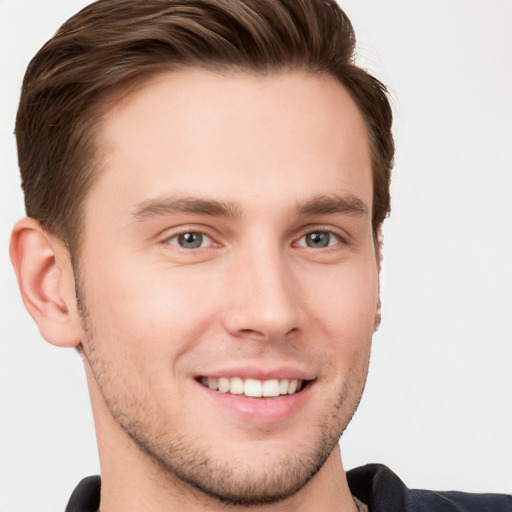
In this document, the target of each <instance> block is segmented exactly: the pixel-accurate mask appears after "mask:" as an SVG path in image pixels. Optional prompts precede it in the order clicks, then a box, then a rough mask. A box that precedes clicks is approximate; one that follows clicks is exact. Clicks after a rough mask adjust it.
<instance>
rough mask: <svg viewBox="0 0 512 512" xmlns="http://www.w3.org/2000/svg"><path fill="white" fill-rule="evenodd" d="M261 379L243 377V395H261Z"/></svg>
mask: <svg viewBox="0 0 512 512" xmlns="http://www.w3.org/2000/svg"><path fill="white" fill-rule="evenodd" d="M262 387H263V386H262V385H261V380H255V379H245V382H244V395H245V396H262V395H263V390H262Z"/></svg>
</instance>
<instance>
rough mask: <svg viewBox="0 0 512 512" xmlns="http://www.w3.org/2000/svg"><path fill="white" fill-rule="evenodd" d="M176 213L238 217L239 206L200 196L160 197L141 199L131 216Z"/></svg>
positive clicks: (137, 217) (139, 219)
mask: <svg viewBox="0 0 512 512" xmlns="http://www.w3.org/2000/svg"><path fill="white" fill-rule="evenodd" d="M176 213H193V214H197V215H211V216H216V217H226V218H235V217H240V215H241V211H240V208H239V207H238V206H237V205H235V204H234V203H230V202H227V201H217V200H215V199H203V198H200V197H176V196H170V197H160V198H156V199H149V200H147V201H143V202H142V203H140V204H139V205H137V207H136V208H135V210H134V212H133V214H132V215H133V218H134V219H135V220H137V221H142V220H145V219H148V218H151V217H160V216H163V215H172V214H176Z"/></svg>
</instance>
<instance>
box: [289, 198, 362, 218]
mask: <svg viewBox="0 0 512 512" xmlns="http://www.w3.org/2000/svg"><path fill="white" fill-rule="evenodd" d="M297 212H298V214H299V216H301V217H306V216H309V215H332V214H336V213H343V214H348V215H361V216H367V215H368V208H367V207H366V205H365V204H364V203H363V201H361V199H359V198H358V197H356V196H354V195H352V194H348V195H332V196H323V195H322V196H318V197H314V198H313V199H311V200H309V201H307V202H306V203H303V204H299V205H298V207H297Z"/></svg>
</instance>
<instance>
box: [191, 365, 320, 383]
mask: <svg viewBox="0 0 512 512" xmlns="http://www.w3.org/2000/svg"><path fill="white" fill-rule="evenodd" d="M200 377H217V378H218V377H226V378H228V377H240V378H241V379H257V380H262V381H265V380H272V379H289V380H293V379H298V380H313V379H315V377H316V375H315V374H314V373H313V372H311V371H308V370H304V369H300V368H296V367H293V366H288V365H286V366H279V367H273V368H268V367H267V368H263V367H262V366H236V367H232V368H226V367H224V368H219V369H209V370H205V371H204V372H203V373H198V374H197V375H196V376H195V378H200Z"/></svg>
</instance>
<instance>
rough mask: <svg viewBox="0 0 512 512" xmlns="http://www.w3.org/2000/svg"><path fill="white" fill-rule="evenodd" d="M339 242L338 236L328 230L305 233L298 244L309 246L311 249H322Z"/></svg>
mask: <svg viewBox="0 0 512 512" xmlns="http://www.w3.org/2000/svg"><path fill="white" fill-rule="evenodd" d="M339 242H340V237H339V236H338V235H336V234H335V233H332V232H330V231H312V232H311V233H307V234H306V235H304V236H303V237H302V238H301V239H300V240H299V243H298V245H299V246H302V247H310V248H311V249H324V248H325V247H329V246H331V245H334V244H337V243H339Z"/></svg>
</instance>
